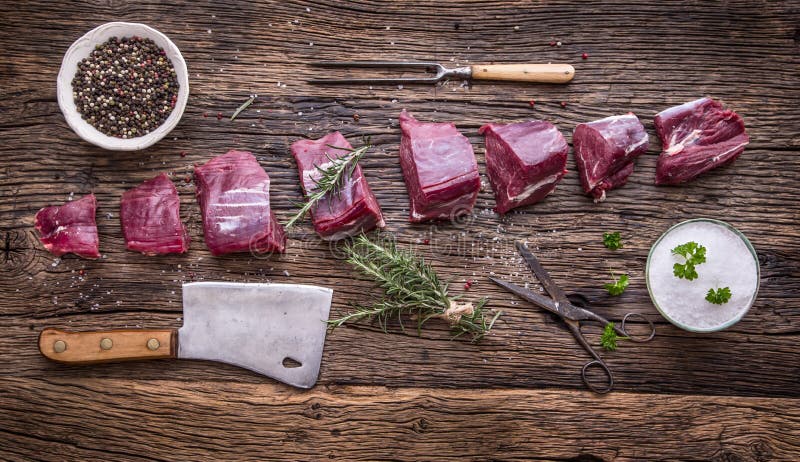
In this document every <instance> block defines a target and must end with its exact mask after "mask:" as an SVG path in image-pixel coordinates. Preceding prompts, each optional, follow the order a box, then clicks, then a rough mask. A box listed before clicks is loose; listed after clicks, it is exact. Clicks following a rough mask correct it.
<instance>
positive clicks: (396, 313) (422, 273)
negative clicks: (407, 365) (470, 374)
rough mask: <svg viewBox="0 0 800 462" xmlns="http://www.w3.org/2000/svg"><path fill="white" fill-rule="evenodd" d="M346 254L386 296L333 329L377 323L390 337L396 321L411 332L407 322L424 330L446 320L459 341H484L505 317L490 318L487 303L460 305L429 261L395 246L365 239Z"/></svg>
mask: <svg viewBox="0 0 800 462" xmlns="http://www.w3.org/2000/svg"><path fill="white" fill-rule="evenodd" d="M344 252H345V254H346V255H347V262H348V263H350V264H351V265H353V266H354V267H355V268H356V269H357V270H358V271H359V272H361V273H363V274H365V275H366V276H369V277H370V278H372V279H374V280H375V282H376V283H377V284H378V285H379V286H380V287H381V288H382V289H383V291H384V293H385V296H384V298H383V299H381V300H379V301H378V302H376V303H375V304H373V305H371V306H363V305H357V306H356V310H355V311H353V312H352V313H349V314H347V315H345V316H343V317H341V318H338V319H333V320H330V321H328V323H329V324H330V326H331V328H336V327H339V326H342V325H343V324H345V323H349V322H358V321H361V320H363V319H371V320H375V321H377V322H378V325H379V326H380V328H381V329H382V330H383V331H384V332H386V329H387V324H388V321H389V320H390V319H393V318H397V319H398V321H399V323H400V327H401V328H402V329H405V328H404V326H403V320H402V318H403V316H410V317H411V318H412V319H414V320H416V322H417V330H418V331H419V330H420V329H421V328H422V325H423V324H425V323H426V322H427V321H429V320H430V319H433V318H440V319H443V320H445V321H447V322H448V323H449V324H450V327H451V328H452V333H453V338H457V337H460V336H461V335H464V334H470V335H472V340H473V341H478V340H480V339H481V338H483V337H484V336H485V335H486V334H487V333H488V332H489V331H490V330H491V328H492V326H493V325H494V322H495V321H496V320H497V318H498V317H500V315H501V314H502V313H501V312H497V313H496V314H495V315H494V316H492V317H491V318H488V317H487V315H486V310H484V305H485V304H486V299H483V300H481V301H479V302H478V303H477V304H476V305H474V306H473V304H472V303H457V302H456V300H457V299H458V297H451V296H450V295H449V294H448V292H447V284H446V283H444V282H442V281H441V280H440V279H439V277H438V275H437V274H436V272H435V271H434V270H433V268H432V267H431V266H430V265H429V264H428V263H426V262H425V260H424V259H422V258H419V257H417V256H416V255H414V254H413V253H411V252H409V251H404V250H400V249H398V248H397V246H396V245H395V244H394V243H393V242H391V241H381V242H374V241H371V240H370V239H369V238H367V237H366V236H365V235H363V234H362V235H359V236H358V237H356V238H355V240H354V241H353V243H351V244H347V245H346V246H345V248H344Z"/></svg>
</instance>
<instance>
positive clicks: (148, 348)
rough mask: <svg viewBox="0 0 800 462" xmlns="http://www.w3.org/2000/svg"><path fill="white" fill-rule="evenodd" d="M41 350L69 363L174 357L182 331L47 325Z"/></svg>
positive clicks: (55, 359)
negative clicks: (70, 329)
mask: <svg viewBox="0 0 800 462" xmlns="http://www.w3.org/2000/svg"><path fill="white" fill-rule="evenodd" d="M39 351H40V352H41V353H42V355H44V356H45V357H46V358H49V359H52V360H53V361H58V362H60V363H68V364H93V363H106V362H116V361H129V360H134V359H161V358H174V357H176V355H177V353H178V331H177V330H175V329H159V330H143V329H121V330H106V331H91V332H65V331H63V330H58V329H52V328H47V329H45V330H43V331H42V333H41V334H39Z"/></svg>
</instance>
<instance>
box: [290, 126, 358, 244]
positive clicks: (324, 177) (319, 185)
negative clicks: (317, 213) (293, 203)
mask: <svg viewBox="0 0 800 462" xmlns="http://www.w3.org/2000/svg"><path fill="white" fill-rule="evenodd" d="M328 147H329V148H331V149H340V150H342V151H350V152H349V153H348V154H347V155H345V156H342V157H338V158H336V157H331V156H330V154H327V153H326V154H325V157H326V158H327V159H328V162H327V163H326V164H324V165H325V168H322V167H320V166H319V165H314V168H316V169H317V171H319V172H320V176H319V178H314V189H313V190H312V191H309V194H307V196H306V201H305V203H303V204H302V205H301V207H300V210H299V211H298V212H297V213H296V214H295V215H294V216H293V217H292V218H291V219H290V220H289V221H288V222H287V223H286V225H285V226H284V227H285V228H286V229H289V228H291V227H292V226H294V224H295V223H296V222H297V221H299V220H301V219H302V218H303V217H304V216H306V214H307V213H308V212H309V211H311V210H312V209H313V208H314V207H316V205H317V202H319V201H320V200H321V199H322V198H323V197H325V195H326V194H328V193H332V194H338V192H339V190H340V188H341V187H342V185H343V184H344V181H345V179H346V178H350V177H351V176H352V175H353V171H354V170H355V169H356V165H358V161H359V160H361V157H363V156H364V154H365V153H366V152H367V150H368V149H369V148H371V147H372V145H370V144H369V140H366V141H365V143H364V146H361V147H360V148H358V149H350V148H342V147H338V146H331V145H328Z"/></svg>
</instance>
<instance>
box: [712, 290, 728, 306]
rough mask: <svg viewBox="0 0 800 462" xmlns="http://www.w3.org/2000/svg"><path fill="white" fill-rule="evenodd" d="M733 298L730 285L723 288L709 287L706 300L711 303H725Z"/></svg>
mask: <svg viewBox="0 0 800 462" xmlns="http://www.w3.org/2000/svg"><path fill="white" fill-rule="evenodd" d="M730 299H731V289H730V287H723V288H722V289H717V290H714V289H708V293H707V294H706V300H708V301H709V303H713V304H715V305H722V304H723V303H728V300H730Z"/></svg>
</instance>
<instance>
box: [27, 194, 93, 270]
mask: <svg viewBox="0 0 800 462" xmlns="http://www.w3.org/2000/svg"><path fill="white" fill-rule="evenodd" d="M96 211H97V201H96V199H95V197H94V194H91V193H90V194H89V195H88V196H84V197H82V198H80V199H78V200H75V201H72V202H67V203H66V204H64V205H53V206H50V207H45V208H43V209H41V210H39V211H38V212H37V213H36V218H35V219H34V222H35V226H36V230H37V231H39V235H40V240H41V241H42V244H44V248H45V249H47V250H48V251H49V252H50V253H52V254H53V255H55V256H57V257H60V256H61V255H64V254H65V253H74V254H75V255H78V256H79V257H83V258H99V257H100V249H99V247H100V240H99V238H98V236H97V222H96V221H95V213H96Z"/></svg>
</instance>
